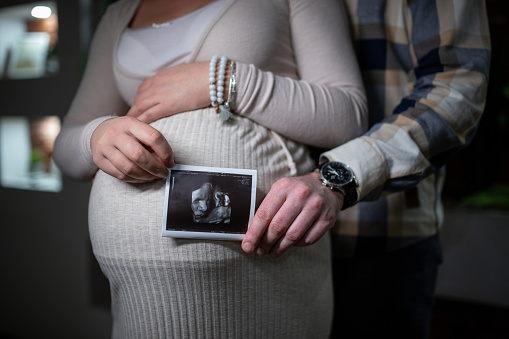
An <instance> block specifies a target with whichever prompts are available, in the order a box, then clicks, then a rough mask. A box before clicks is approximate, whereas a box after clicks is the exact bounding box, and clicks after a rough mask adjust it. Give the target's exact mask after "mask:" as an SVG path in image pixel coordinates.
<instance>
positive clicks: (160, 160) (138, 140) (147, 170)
mask: <svg viewBox="0 0 509 339" xmlns="http://www.w3.org/2000/svg"><path fill="white" fill-rule="evenodd" d="M91 148H92V155H93V159H94V162H95V163H96V165H97V166H98V167H99V168H100V169H102V170H103V171H105V172H106V173H108V174H110V175H112V176H114V177H116V178H118V179H120V180H123V181H128V182H147V181H152V180H155V179H157V178H164V177H166V176H167V175H168V167H173V165H174V160H173V152H172V149H171V147H170V145H169V144H168V142H167V140H166V139H165V138H164V136H163V135H162V134H161V133H160V132H159V131H157V130H156V129H155V128H153V127H151V126H149V125H147V124H145V123H142V122H140V121H138V120H137V119H135V118H132V117H121V118H115V119H109V120H106V121H104V122H103V123H101V124H100V125H99V126H98V127H97V128H96V130H95V131H94V132H93V134H92V138H91Z"/></svg>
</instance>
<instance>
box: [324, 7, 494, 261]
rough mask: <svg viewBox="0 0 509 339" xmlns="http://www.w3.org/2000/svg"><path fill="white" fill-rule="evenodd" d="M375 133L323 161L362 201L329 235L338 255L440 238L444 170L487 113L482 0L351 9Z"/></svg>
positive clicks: (487, 56) (327, 154) (486, 45)
mask: <svg viewBox="0 0 509 339" xmlns="http://www.w3.org/2000/svg"><path fill="white" fill-rule="evenodd" d="M344 2H345V5H346V9H347V11H348V13H349V15H350V20H351V29H352V35H353V39H354V45H355V48H356V51H357V56H358V60H359V64H360V67H361V70H362V74H363V78H364V82H365V86H366V93H367V96H368V105H369V113H370V129H369V131H368V132H367V133H366V134H365V135H363V136H362V137H360V138H357V139H354V140H352V141H350V142H348V143H346V144H344V145H342V146H339V147H337V148H335V149H333V150H330V151H327V152H325V153H324V154H322V157H326V158H328V159H329V160H333V161H341V162H344V163H346V164H348V165H349V166H350V167H351V168H352V169H353V171H354V173H355V175H356V177H357V180H358V183H359V186H358V195H359V199H360V202H359V203H358V204H357V205H355V206H353V207H351V208H349V209H347V210H345V211H343V212H341V213H340V218H339V220H338V223H337V224H336V226H335V228H334V229H333V230H332V237H333V240H334V242H335V246H334V248H335V254H336V255H339V256H354V255H357V256H358V255H368V254H373V253H382V252H387V251H392V250H396V249H398V248H402V247H404V246H407V245H410V244H413V243H416V242H418V241H421V240H423V239H426V238H428V237H430V236H433V235H435V234H436V233H437V231H438V229H439V227H440V225H441V224H442V221H443V211H442V204H441V200H440V193H441V188H442V183H443V178H444V176H443V174H444V170H443V169H444V166H443V165H444V163H445V162H446V161H447V159H449V158H450V157H451V156H452V155H454V154H455V153H456V152H457V151H458V150H459V149H460V148H462V147H464V146H465V145H467V144H468V143H469V142H470V140H471V139H472V138H473V136H474V134H475V131H476V128H477V124H478V122H479V119H480V117H481V114H482V112H483V109H484V103H485V99H486V88H487V78H488V72H489V60H490V38H489V28H488V20H487V14H486V8H485V2H484V1H482V0H345V1H344Z"/></svg>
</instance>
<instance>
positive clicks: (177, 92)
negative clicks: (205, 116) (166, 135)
mask: <svg viewBox="0 0 509 339" xmlns="http://www.w3.org/2000/svg"><path fill="white" fill-rule="evenodd" d="M208 74H209V63H208V62H195V63H189V64H182V65H178V66H175V67H171V68H167V69H165V70H162V71H160V72H158V73H157V74H156V75H154V76H152V77H150V78H148V79H147V80H145V81H144V82H143V83H142V84H141V85H140V87H139V88H138V94H137V96H136V98H135V99H134V102H133V105H132V107H131V109H130V110H129V112H127V116H131V117H134V118H137V119H138V120H140V121H143V122H146V123H151V122H153V121H156V120H157V119H160V118H163V117H167V116H171V115H173V114H177V113H181V112H185V111H190V110H193V109H197V108H203V107H207V106H209V105H210V95H209V91H210V90H209V81H208V79H209V75H208Z"/></svg>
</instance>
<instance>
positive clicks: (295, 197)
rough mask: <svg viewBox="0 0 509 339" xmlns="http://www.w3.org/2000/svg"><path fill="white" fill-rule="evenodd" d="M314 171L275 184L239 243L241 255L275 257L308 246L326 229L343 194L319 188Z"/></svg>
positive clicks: (329, 226) (331, 224)
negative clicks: (293, 248) (250, 254)
mask: <svg viewBox="0 0 509 339" xmlns="http://www.w3.org/2000/svg"><path fill="white" fill-rule="evenodd" d="M319 176H320V175H319V174H318V173H316V172H313V173H309V174H306V175H304V176H300V177H295V178H283V179H280V180H279V181H277V182H276V183H275V184H274V185H273V186H272V188H271V190H270V191H269V193H268V194H267V196H266V197H265V199H264V200H263V201H262V203H261V205H260V207H259V208H258V210H257V211H256V214H255V216H254V218H253V221H252V222H251V225H250V226H249V228H248V230H247V233H246V235H245V237H244V240H243V241H242V248H243V249H244V251H245V252H247V253H251V252H254V251H255V250H256V252H257V253H258V254H259V255H264V254H266V253H268V254H269V255H270V256H272V257H279V256H280V255H282V254H283V253H284V252H285V251H286V250H287V249H288V248H290V247H291V246H308V245H311V244H314V243H315V242H317V241H318V240H319V239H320V238H321V237H322V236H323V235H324V234H325V233H326V232H327V231H328V230H330V229H331V228H332V227H333V226H334V223H335V222H336V219H337V218H338V215H339V212H340V211H341V207H342V206H343V195H342V194H341V193H340V192H337V191H333V190H331V189H330V188H327V187H325V186H323V185H322V183H321V182H320V179H319Z"/></svg>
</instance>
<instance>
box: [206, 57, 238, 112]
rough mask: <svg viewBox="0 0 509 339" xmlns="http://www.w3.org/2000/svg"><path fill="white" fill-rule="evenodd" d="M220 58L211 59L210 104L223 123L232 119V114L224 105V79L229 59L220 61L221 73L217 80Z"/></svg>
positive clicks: (223, 58) (224, 58)
mask: <svg viewBox="0 0 509 339" xmlns="http://www.w3.org/2000/svg"><path fill="white" fill-rule="evenodd" d="M218 58H219V57H218V56H217V55H214V56H213V57H212V58H211V59H210V65H209V89H210V102H211V105H212V107H214V108H215V109H216V113H218V114H219V118H220V119H221V120H223V121H226V120H228V119H230V117H231V115H232V113H231V112H230V110H229V109H228V108H227V107H225V105H223V103H224V79H225V74H226V67H227V65H228V58H227V57H226V56H222V57H221V59H220V61H219V72H218V74H217V79H216V68H217V61H218Z"/></svg>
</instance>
